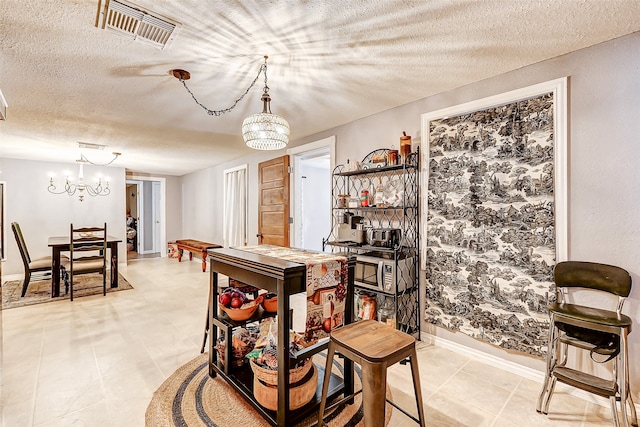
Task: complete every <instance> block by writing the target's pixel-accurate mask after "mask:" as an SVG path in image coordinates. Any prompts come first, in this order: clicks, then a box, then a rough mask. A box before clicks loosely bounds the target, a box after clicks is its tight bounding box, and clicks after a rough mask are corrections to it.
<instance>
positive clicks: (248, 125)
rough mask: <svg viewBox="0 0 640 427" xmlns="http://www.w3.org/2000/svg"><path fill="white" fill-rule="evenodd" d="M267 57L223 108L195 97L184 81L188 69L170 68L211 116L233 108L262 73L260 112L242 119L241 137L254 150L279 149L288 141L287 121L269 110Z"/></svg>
mask: <svg viewBox="0 0 640 427" xmlns="http://www.w3.org/2000/svg"><path fill="white" fill-rule="evenodd" d="M268 58H269V57H268V56H265V57H264V64H262V65H261V66H260V70H259V71H258V75H257V76H256V78H255V79H253V82H252V83H251V85H249V87H248V88H247V90H245V91H244V93H243V94H242V95H241V96H240V97H239V98H238V99H236V100H235V102H234V103H233V105H231V107H229V108H225V109H224V110H210V109H208V108H207V107H205V106H204V105H202V104H201V103H200V101H198V100H197V99H196V97H195V95H194V94H193V93H192V92H191V90H189V88H188V87H187V84H186V83H185V80H189V78H191V75H190V74H189V72H188V71H185V70H177V69H176V70H171V73H172V74H173V76H174V77H175V78H177V79H178V80H180V82H182V85H183V86H184V87H185V89H186V90H187V92H189V94H190V95H191V97H192V98H193V100H194V101H195V102H196V104H198V105H199V106H200V107H202V108H203V109H204V110H205V111H206V112H207V113H208V114H209V115H211V116H221V115H222V114H224V113H228V112H229V111H231V110H233V108H234V107H235V106H236V105H237V104H238V102H240V101H241V100H242V98H244V96H245V95H246V94H247V93H248V92H249V90H251V88H252V87H253V86H254V85H255V84H256V81H257V80H258V77H260V74H261V73H264V88H263V93H262V97H261V98H260V100H261V101H262V103H263V107H262V113H257V114H253V115H251V116H249V117H247V118H246V119H244V121H243V122H242V137H243V139H244V142H245V143H246V144H247V146H248V147H250V148H254V149H256V150H279V149H281V148H284V147H286V146H287V144H288V143H289V123H287V121H286V120H285V119H284V118H283V117H281V116H278V115H277V114H273V113H272V112H271V96H270V95H269V86H268V85H267V59H268Z"/></svg>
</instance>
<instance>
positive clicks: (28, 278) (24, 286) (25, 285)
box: [21, 268, 31, 297]
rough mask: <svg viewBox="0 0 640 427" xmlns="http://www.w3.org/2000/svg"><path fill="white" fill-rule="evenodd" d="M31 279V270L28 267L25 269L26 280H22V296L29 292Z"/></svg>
mask: <svg viewBox="0 0 640 427" xmlns="http://www.w3.org/2000/svg"><path fill="white" fill-rule="evenodd" d="M30 281H31V271H29V269H28V268H25V269H24V282H22V295H21V296H22V297H23V296H25V295H26V294H27V288H28V287H29V282H30Z"/></svg>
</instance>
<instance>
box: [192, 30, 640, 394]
mask: <svg viewBox="0 0 640 427" xmlns="http://www.w3.org/2000/svg"><path fill="white" fill-rule="evenodd" d="M639 52H640V33H635V34H632V35H629V36H626V37H623V38H620V39H616V40H613V41H610V42H606V43H602V44H599V45H596V46H593V47H591V48H587V49H583V50H580V51H577V52H573V53H571V54H567V55H563V56H560V57H557V58H554V59H551V60H548V61H544V62H541V63H538V64H534V65H531V66H528V67H524V68H522V69H519V70H516V71H513V72H510V73H507V74H504V75H501V76H497V77H493V78H490V79H486V80H483V81H481V82H477V83H474V84H471V85H468V86H464V87H461V88H458V89H454V90H451V91H448V92H444V93H441V94H438V95H434V96H430V97H428V98H424V99H421V100H418V101H416V102H413V103H410V104H406V105H402V106H400V107H397V108H394V109H391V110H388V111H385V112H382V113H379V114H375V115H372V116H370V117H366V118H363V119H361V120H358V121H355V122H352V123H348V124H346V125H343V126H340V127H337V128H333V129H327V130H326V131H323V132H321V133H318V134H316V135H311V136H309V137H305V138H303V139H300V140H297V141H294V142H292V143H291V144H290V145H291V146H292V147H293V146H298V145H302V144H305V143H308V142H312V141H316V140H319V139H321V138H324V137H328V136H330V135H336V141H337V144H336V163H337V164H340V163H344V162H346V160H347V159H356V160H360V159H361V158H362V157H364V156H365V155H366V154H368V153H369V152H370V151H372V150H374V149H376V148H382V147H391V145H395V147H396V148H398V146H399V138H400V135H402V132H403V131H406V132H407V134H408V135H412V136H413V138H414V141H419V139H420V136H421V135H420V116H421V114H423V113H426V112H430V111H435V110H439V109H442V108H446V107H450V106H454V105H457V104H461V103H465V102H469V101H473V100H476V99H480V98H485V97H488V96H491V95H496V94H500V93H503V92H507V91H511V90H514V89H518V88H522V87H526V86H530V85H533V84H536V83H541V82H545V81H548V80H553V79H556V78H560V77H564V76H569V105H568V112H569V147H568V163H569V164H568V173H569V177H568V183H569V189H568V193H569V194H568V200H569V230H568V236H569V237H568V239H569V258H570V259H575V260H585V261H595V262H602V263H609V264H614V265H618V266H621V267H623V268H625V269H627V270H629V272H630V273H631V275H632V277H633V280H634V283H635V288H634V289H633V290H632V293H631V295H630V298H629V300H628V301H627V303H626V305H625V310H624V312H625V313H626V314H628V315H630V316H631V317H632V318H633V321H634V322H635V324H636V325H640V227H639V226H638V224H640V209H639V206H640V191H638V188H640V168H637V167H635V166H636V165H635V163H637V162H638V160H639V159H640V143H639V142H638V135H640V120H639V119H638V112H639V108H638V99H640V79H638V74H639V72H640V54H639ZM443 72H447V70H443ZM279 155H282V154H281V153H277V152H276V153H266V154H263V153H261V154H256V155H254V156H251V157H249V158H246V159H238V160H236V161H235V162H232V163H228V164H225V165H220V166H217V167H215V168H210V169H208V171H209V173H207V172H206V171H205V172H200V173H198V174H197V177H198V179H190V178H189V179H185V180H183V189H184V191H185V192H188V193H191V192H193V193H196V190H198V191H199V195H200V197H198V198H195V197H191V198H189V199H188V200H186V199H184V200H183V202H184V203H183V213H184V214H186V213H188V212H195V211H197V210H198V209H199V208H201V207H204V208H205V209H207V210H210V211H209V213H208V214H202V215H201V216H200V217H199V218H198V219H200V220H205V221H207V222H208V223H207V224H204V223H202V222H200V221H196V222H194V223H191V222H190V220H188V219H187V218H186V217H185V218H184V224H185V229H187V228H189V227H190V228H191V229H193V230H196V229H198V228H202V227H208V228H209V229H208V230H207V232H209V233H211V235H212V236H214V239H215V238H216V237H217V236H221V235H222V234H221V227H222V220H221V218H222V207H221V206H222V204H221V203H218V202H217V201H216V200H217V199H219V198H220V197H221V195H222V187H221V184H219V181H221V180H222V171H223V170H224V169H226V168H230V167H233V166H237V165H239V164H242V163H249V239H250V244H253V243H255V242H256V239H255V237H254V236H255V234H256V231H257V190H256V177H255V175H256V170H257V167H256V165H257V161H258V158H260V159H261V160H260V161H263V160H267V159H269V158H273V157H277V156H279ZM185 178H186V177H185ZM196 185H197V188H194V189H193V190H192V189H191V186H196ZM205 187H208V191H204V188H205ZM216 218H219V219H220V220H216ZM194 219H195V218H194ZM196 238H197V237H196ZM219 240H220V241H222V239H221V237H220V238H219ZM214 241H215V240H214ZM421 277H422V278H421V280H422V281H424V273H422V274H421ZM423 304H424V303H423ZM422 329H423V331H425V332H428V333H430V334H434V335H437V336H439V337H443V338H446V339H448V340H451V341H454V342H457V343H459V344H463V345H466V346H468V347H471V348H474V349H476V350H480V351H483V352H486V353H489V354H492V355H494V356H498V357H501V358H503V359H506V360H508V361H512V362H515V363H519V364H522V365H524V366H528V367H532V368H535V369H538V370H543V362H542V360H540V359H538V358H534V357H530V356H527V355H522V354H517V353H514V352H507V351H505V350H503V349H500V348H498V347H494V346H491V345H488V344H485V343H482V342H479V341H476V340H474V339H472V338H470V337H468V336H466V335H464V334H462V333H453V332H450V331H448V330H445V329H442V328H437V327H434V326H432V325H427V324H424V322H423V323H422ZM635 329H640V327H636V328H635ZM629 351H630V354H631V360H632V361H633V360H637V358H638V357H639V356H640V332H638V331H637V330H636V331H635V332H632V333H631V335H630V349H629ZM630 374H631V389H632V390H633V392H634V395H635V396H636V400H637V401H638V400H640V398H638V396H640V365H638V364H634V363H632V365H631V373H630Z"/></svg>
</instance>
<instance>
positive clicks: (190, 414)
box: [145, 353, 393, 427]
mask: <svg viewBox="0 0 640 427" xmlns="http://www.w3.org/2000/svg"><path fill="white" fill-rule="evenodd" d="M339 360H341V359H339V358H335V359H334V366H333V372H334V373H337V374H338V375H342V374H341V371H342V366H341V364H340V362H339ZM208 361H209V359H208V355H207V353H205V354H203V355H200V356H198V357H196V358H195V359H193V360H191V361H190V362H188V363H187V364H185V365H183V366H182V367H180V368H179V369H178V370H177V371H176V372H174V373H173V374H172V375H171V376H170V377H169V378H167V380H165V382H164V383H162V385H161V386H160V388H158V390H156V392H155V393H154V394H153V398H152V399H151V403H149V406H148V407H147V412H146V416H145V425H146V426H147V427H196V426H197V427H200V426H207V427H238V426H242V427H249V426H250V427H263V426H264V427H268V426H269V424H268V423H267V421H266V420H265V419H264V418H262V417H261V416H260V414H258V413H257V412H256V411H255V410H254V409H253V407H252V406H251V405H250V404H249V403H248V402H247V401H246V400H245V399H244V398H243V397H242V396H241V395H240V394H239V393H238V392H236V391H235V390H234V389H233V387H231V386H230V385H229V384H227V382H226V381H225V380H224V379H222V378H220V377H219V376H217V377H216V378H210V377H209V365H208ZM313 361H314V363H316V365H318V366H322V367H324V364H325V362H326V359H325V357H324V356H323V355H322V354H320V355H316V356H315V357H314V360H313ZM360 376H361V371H360V369H359V368H358V366H357V365H356V375H355V381H354V382H355V384H354V385H355V390H356V391H357V390H360V389H361V388H362V382H361V380H360ZM320 380H321V379H320ZM387 399H389V400H391V392H390V390H389V389H388V388H387ZM354 401H355V402H354V404H352V405H349V404H346V403H345V404H343V405H341V406H339V407H337V408H335V409H334V410H333V411H332V412H331V413H329V412H327V413H326V414H325V417H324V421H325V423H326V424H327V425H329V426H331V427H343V426H349V427H356V426H358V427H359V426H363V425H364V421H363V416H364V409H363V406H362V393H359V394H358V395H356V397H355V398H354ZM392 408H393V407H392V406H391V405H389V404H388V403H387V404H386V411H385V414H386V420H385V421H386V422H385V425H388V424H389V420H390V418H391V410H392ZM312 426H317V414H314V415H313V416H310V417H309V418H307V419H306V420H304V421H303V422H301V423H300V424H297V426H296V427H312Z"/></svg>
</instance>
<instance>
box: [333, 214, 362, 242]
mask: <svg viewBox="0 0 640 427" xmlns="http://www.w3.org/2000/svg"><path fill="white" fill-rule="evenodd" d="M363 219H364V218H363V217H361V216H358V215H354V214H353V212H345V213H344V215H343V218H342V224H338V238H337V241H338V242H345V243H346V242H352V243H357V244H359V245H361V244H363V243H365V242H366V240H367V235H366V231H365V229H364V224H363Z"/></svg>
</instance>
